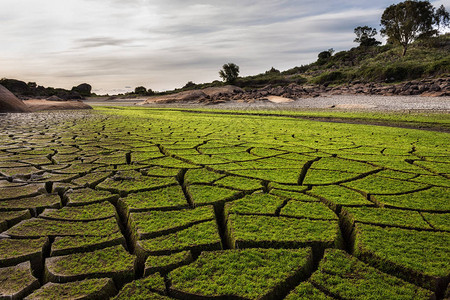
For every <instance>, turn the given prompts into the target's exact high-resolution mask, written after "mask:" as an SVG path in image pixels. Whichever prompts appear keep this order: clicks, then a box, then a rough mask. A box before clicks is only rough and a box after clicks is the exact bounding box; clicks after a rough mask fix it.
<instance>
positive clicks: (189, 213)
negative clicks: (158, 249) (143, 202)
mask: <svg viewBox="0 0 450 300" xmlns="http://www.w3.org/2000/svg"><path fill="white" fill-rule="evenodd" d="M214 219H215V217H214V209H213V207H212V206H205V207H200V208H196V209H185V210H177V211H151V212H142V213H131V214H130V219H129V224H130V228H131V230H132V232H133V234H134V235H135V236H136V238H139V239H142V238H150V237H154V236H156V235H158V234H161V233H164V232H167V231H171V230H176V229H177V228H183V227H186V226H189V225H192V224H195V223H198V222H203V221H210V220H214Z"/></svg>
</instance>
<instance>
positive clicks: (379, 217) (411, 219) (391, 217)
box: [343, 207, 431, 229]
mask: <svg viewBox="0 0 450 300" xmlns="http://www.w3.org/2000/svg"><path fill="white" fill-rule="evenodd" d="M343 213H344V215H346V216H347V218H349V219H351V221H352V222H360V223H368V224H375V225H390V226H399V227H410V228H423V229H431V227H430V226H429V225H428V224H427V223H426V222H425V221H424V220H423V218H422V216H421V215H420V214H419V213H418V212H416V211H408V210H397V209H389V208H374V207H348V208H345V209H344V210H343Z"/></svg>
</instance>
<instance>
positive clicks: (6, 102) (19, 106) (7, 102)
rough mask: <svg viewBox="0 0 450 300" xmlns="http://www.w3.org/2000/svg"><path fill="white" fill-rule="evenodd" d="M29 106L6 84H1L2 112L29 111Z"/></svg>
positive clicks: (0, 108)
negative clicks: (6, 86)
mask: <svg viewBox="0 0 450 300" xmlns="http://www.w3.org/2000/svg"><path fill="white" fill-rule="evenodd" d="M29 111H30V110H29V109H28V107H27V106H26V105H25V103H23V101H22V100H20V99H18V98H17V97H16V96H14V94H13V93H11V92H10V91H9V90H8V89H6V88H5V87H4V86H2V85H0V113H9V112H12V113H20V112H29Z"/></svg>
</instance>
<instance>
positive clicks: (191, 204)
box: [176, 169, 195, 208]
mask: <svg viewBox="0 0 450 300" xmlns="http://www.w3.org/2000/svg"><path fill="white" fill-rule="evenodd" d="M187 171H188V169H181V170H180V172H179V173H178V175H177V177H176V179H177V181H178V183H179V184H180V186H181V189H182V190H183V194H184V198H185V199H186V202H187V203H188V205H189V207H190V208H194V206H195V204H194V200H193V199H192V196H191V194H189V192H188V190H187V185H186V181H185V176H186V172H187Z"/></svg>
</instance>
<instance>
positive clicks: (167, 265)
mask: <svg viewBox="0 0 450 300" xmlns="http://www.w3.org/2000/svg"><path fill="white" fill-rule="evenodd" d="M192 261H193V258H192V255H191V252H190V251H182V252H178V253H174V254H171V255H161V256H149V257H147V260H146V261H145V269H144V276H145V275H150V274H153V273H157V272H159V273H168V272H170V271H172V270H173V269H176V268H178V267H181V266H183V265H187V264H189V263H191V262H192Z"/></svg>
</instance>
